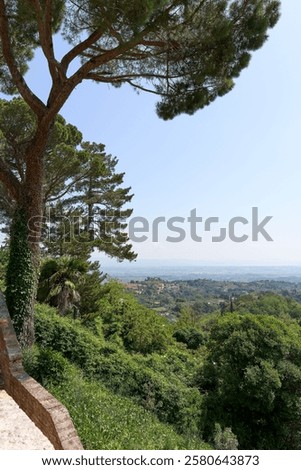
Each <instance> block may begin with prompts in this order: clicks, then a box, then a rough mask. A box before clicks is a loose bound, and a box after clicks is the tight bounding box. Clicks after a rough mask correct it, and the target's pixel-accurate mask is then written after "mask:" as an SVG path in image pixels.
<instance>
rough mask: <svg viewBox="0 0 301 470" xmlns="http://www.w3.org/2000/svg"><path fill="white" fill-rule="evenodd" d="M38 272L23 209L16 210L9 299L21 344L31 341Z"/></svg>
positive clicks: (12, 240)
mask: <svg viewBox="0 0 301 470" xmlns="http://www.w3.org/2000/svg"><path fill="white" fill-rule="evenodd" d="M35 285H36V273H35V269H34V266H33V260H32V253H31V250H30V246H29V243H28V239H27V225H26V216H25V211H24V210H23V209H18V210H17V211H16V213H15V216H14V220H13V222H12V226H11V236H10V253H9V262H8V267H7V273H6V286H7V287H6V302H7V306H8V309H9V312H10V315H11V318H12V322H13V325H14V328H15V331H16V334H17V337H18V339H19V341H20V343H21V345H25V344H27V345H28V344H32V343H33V340H34V338H33V337H32V336H33V333H32V332H33V331H34V330H33V321H34V319H33V302H34V292H35Z"/></svg>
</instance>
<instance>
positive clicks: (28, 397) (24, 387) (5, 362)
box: [0, 292, 83, 450]
mask: <svg viewBox="0 0 301 470" xmlns="http://www.w3.org/2000/svg"><path fill="white" fill-rule="evenodd" d="M0 389H5V390H6V392H7V393H8V394H9V395H10V396H11V397H12V398H13V399H14V400H15V402H16V403H17V404H18V405H19V407H20V408H21V409H22V410H23V411H24V412H25V413H26V414H27V416H28V417H29V418H30V419H31V421H33V422H34V423H35V425H36V426H37V427H38V428H39V429H40V430H41V431H42V433H43V434H44V435H45V436H46V437H47V438H48V439H49V441H50V442H51V444H52V445H53V447H54V448H55V449H56V450H82V449H83V446H82V444H81V442H80V440H79V437H78V435H77V432H76V430H75V428H74V425H73V422H72V420H71V418H70V415H69V413H68V411H67V409H66V408H65V407H64V406H63V405H62V404H61V403H60V402H59V401H58V400H56V398H54V397H53V396H52V395H51V394H50V393H49V392H47V390H45V389H44V388H43V387H42V386H41V385H40V384H39V383H38V382H36V381H35V380H34V379H33V378H31V377H30V376H29V375H28V374H26V372H25V371H24V369H23V365H22V353H21V349H20V346H19V343H18V340H17V337H16V334H15V331H14V328H13V326H12V323H11V319H10V316H9V313H8V310H7V306H6V303H5V299H4V296H3V294H2V293H1V292H0Z"/></svg>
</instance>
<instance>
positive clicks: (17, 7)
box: [0, 0, 280, 119]
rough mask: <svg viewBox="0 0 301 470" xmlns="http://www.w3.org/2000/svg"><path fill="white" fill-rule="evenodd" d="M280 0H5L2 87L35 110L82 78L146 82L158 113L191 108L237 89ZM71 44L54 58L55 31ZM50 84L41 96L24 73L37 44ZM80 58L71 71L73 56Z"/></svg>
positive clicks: (0, 7)
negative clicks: (157, 98) (42, 98)
mask: <svg viewBox="0 0 301 470" xmlns="http://www.w3.org/2000/svg"><path fill="white" fill-rule="evenodd" d="M279 3H280V2H279V1H277V0H248V1H245V0H228V1H225V0H214V1H212V0H202V1H200V0H90V1H88V2H87V1H86V0H84V1H83V0H76V1H74V0H71V1H63V0H52V1H51V0H46V1H39V0H13V1H12V0H9V1H5V0H1V1H0V13H1V23H0V25H1V33H0V38H1V44H2V57H1V59H2V61H1V62H2V66H1V69H0V86H1V89H2V91H4V92H9V93H11V92H12V91H14V90H16V91H18V93H20V94H21V95H22V96H23V98H24V99H25V101H26V102H27V103H28V104H29V105H30V106H31V108H32V109H33V110H34V111H35V113H36V114H37V116H39V117H42V116H43V115H45V113H46V114H48V113H49V112H50V109H51V110H52V111H51V112H52V113H57V112H58V110H59V109H60V107H61V106H62V104H63V103H64V102H65V101H66V99H67V98H68V96H69V95H70V92H71V91H72V90H73V89H74V87H75V86H76V85H78V84H79V83H80V82H81V81H82V80H84V79H87V80H94V81H96V82H100V83H110V84H112V85H115V86H120V85H122V84H124V83H128V84H130V85H131V86H133V87H135V88H137V89H142V90H148V91H150V92H152V93H155V94H157V95H159V96H160V97H161V101H160V102H159V103H158V105H157V112H158V114H159V116H160V117H162V118H164V119H170V118H173V117H174V116H176V115H177V114H180V113H182V112H186V113H189V114H192V113H194V112H195V111H196V110H197V109H200V108H202V107H204V106H206V105H208V104H209V103H211V102H212V101H213V100H214V99H215V98H216V97H217V96H222V95H224V94H225V93H227V92H228V91H230V90H231V89H232V88H233V85H234V81H233V80H234V79H235V78H236V77H238V75H239V74H240V72H241V70H242V69H244V68H245V67H246V66H247V65H248V64H249V60H250V57H251V52H252V51H254V50H256V49H258V48H260V47H261V46H262V45H263V43H264V42H265V40H266V39H267V30H268V29H269V28H271V27H273V26H274V25H275V24H276V22H277V20H278V18H279ZM58 31H59V32H60V33H61V35H62V36H63V38H64V39H65V40H67V41H68V42H69V43H70V46H71V47H70V50H69V51H68V52H67V53H66V54H65V56H64V57H63V58H62V59H61V60H59V59H58V58H57V57H56V54H55V46H54V42H53V35H54V33H55V32H58ZM36 47H41V48H42V51H43V54H44V56H45V58H46V59H47V63H48V68H49V73H50V75H51V78H52V88H51V91H50V94H49V98H48V101H47V103H45V104H44V103H42V102H41V101H40V99H39V98H38V97H37V96H35V95H34V94H33V93H32V92H31V91H30V89H29V88H28V86H27V84H26V82H25V81H24V78H23V74H24V71H25V70H26V68H27V67H28V61H29V60H30V59H31V58H32V56H33V50H34V48H36ZM77 58H80V59H81V65H80V67H79V68H78V69H77V70H76V72H74V73H72V72H71V73H70V71H69V70H70V67H71V64H72V63H73V62H74V61H75V60H76V59H77Z"/></svg>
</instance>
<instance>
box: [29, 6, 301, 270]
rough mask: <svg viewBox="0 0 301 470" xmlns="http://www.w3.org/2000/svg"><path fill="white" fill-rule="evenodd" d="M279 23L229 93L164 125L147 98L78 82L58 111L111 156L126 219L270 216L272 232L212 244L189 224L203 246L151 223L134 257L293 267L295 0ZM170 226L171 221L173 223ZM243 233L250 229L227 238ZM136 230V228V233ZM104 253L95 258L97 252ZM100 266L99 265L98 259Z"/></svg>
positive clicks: (300, 97)
mask: <svg viewBox="0 0 301 470" xmlns="http://www.w3.org/2000/svg"><path fill="white" fill-rule="evenodd" d="M282 3H283V4H282V16H281V20H280V22H279V23H278V24H277V25H276V27H275V28H274V29H273V30H272V31H271V32H270V38H269V40H268V41H267V42H266V44H265V45H264V46H263V48H262V49H261V50H259V51H257V52H255V53H254V57H253V59H252V61H251V64H250V66H249V67H248V69H246V70H245V71H244V72H243V73H242V75H241V76H240V78H239V79H238V80H237V84H236V86H235V89H234V90H233V91H232V92H231V93H229V94H228V95H226V96H225V97H223V98H220V99H218V100H217V101H216V102H215V103H213V104H212V105H211V106H210V107H207V108H206V109H204V110H201V111H199V112H197V113H196V114H195V115H194V116H184V115H183V116H180V117H177V118H175V119H174V120H173V121H169V122H164V121H162V120H160V119H159V118H158V117H157V115H156V113H155V103H156V98H155V97H154V96H153V95H149V94H143V93H141V94H140V95H138V94H136V93H135V92H134V91H133V90H132V89H130V88H128V87H123V88H121V89H114V88H111V87H108V86H106V85H95V84H92V83H84V84H82V85H80V86H78V88H77V89H76V90H75V92H74V93H73V95H72V96H71V98H70V99H69V101H68V103H67V104H66V105H65V106H64V108H63V110H62V112H61V114H62V115H63V116H64V117H65V118H66V120H67V121H68V122H71V123H72V124H75V125H76V126H77V127H78V128H79V129H80V130H81V131H82V133H83V135H84V139H85V140H90V141H95V142H102V143H104V144H105V145H106V150H107V152H108V153H111V154H113V155H116V156H117V157H118V159H119V166H118V170H119V171H124V172H125V173H126V175H125V184H126V186H131V187H132V192H133V193H134V195H135V196H134V198H133V200H132V207H133V208H134V214H133V216H140V217H144V218H145V219H147V220H148V221H149V223H150V224H152V221H153V220H154V219H155V218H156V217H159V216H162V217H165V218H166V219H168V218H171V217H182V218H185V219H187V217H189V215H190V211H191V210H193V209H196V214H197V216H199V217H203V220H205V219H206V218H208V217H219V218H220V226H221V227H227V226H228V223H229V221H230V219H231V218H233V217H236V216H240V217H244V218H246V219H248V220H249V221H251V214H252V207H258V210H259V219H260V220H261V219H264V217H265V216H273V219H272V220H271V221H270V222H269V223H268V224H267V225H266V230H267V231H268V233H269V234H270V236H271V237H272V238H273V240H274V241H273V242H268V241H266V240H265V239H264V237H262V236H261V235H259V240H258V241H257V242H256V241H252V240H250V239H249V240H248V241H246V242H244V243H235V242H233V241H231V240H229V238H228V235H227V238H226V240H225V241H223V242H220V243H213V242H212V241H211V237H212V235H217V234H218V232H219V230H218V229H217V228H215V229H214V228H213V231H212V232H211V233H208V232H204V224H203V223H198V225H197V234H198V236H201V235H202V236H203V241H202V242H196V241H193V240H191V236H190V229H189V224H188V223H187V222H186V223H185V224H177V225H179V226H181V227H182V228H184V229H185V231H186V238H185V240H184V241H182V242H179V243H170V242H167V241H166V237H167V236H173V237H175V236H177V234H176V233H172V232H170V231H169V230H168V228H167V227H166V224H160V226H159V241H158V242H155V241H151V237H152V233H148V234H145V235H146V236H148V237H149V239H148V240H147V241H146V242H143V243H134V248H135V250H136V252H137V253H138V255H139V259H158V260H160V262H161V263H162V264H164V263H165V262H166V261H167V260H174V261H175V262H179V263H185V264H189V263H190V262H193V263H195V262H200V264H205V265H209V264H214V265H225V264H229V265H249V264H252V265H291V264H292V265H301V197H300V182H301V158H300V157H301V151H300V150H301V143H300V139H301V92H300V89H301V60H300V44H301V28H300V17H301V2H300V0H283V2H282ZM43 69H45V67H44V64H43V63H42V59H41V57H40V55H39V54H37V57H36V60H35V61H34V62H33V64H32V67H31V70H30V72H29V74H28V81H29V83H30V84H31V85H32V86H33V88H34V89H35V91H36V92H37V94H38V95H39V96H40V97H42V98H44V97H45V96H46V94H47V91H48V87H47V77H46V76H44V74H43V72H42V70H43ZM175 225H176V224H175ZM244 233H245V234H248V235H251V228H250V224H249V225H245V226H243V225H237V226H236V234H237V236H240V235H242V234H244ZM141 235H143V234H141V233H139V234H137V236H141ZM101 259H103V256H101ZM105 263H106V262H105Z"/></svg>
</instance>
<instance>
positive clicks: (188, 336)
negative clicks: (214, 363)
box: [173, 328, 205, 349]
mask: <svg viewBox="0 0 301 470" xmlns="http://www.w3.org/2000/svg"><path fill="white" fill-rule="evenodd" d="M173 337H174V338H175V340H176V341H178V342H179V343H184V344H186V345H187V348H188V349H198V348H199V347H200V346H201V345H202V344H204V343H205V335H204V333H202V332H201V331H199V330H197V329H196V328H181V329H179V330H176V331H175V332H174V334H173Z"/></svg>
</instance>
